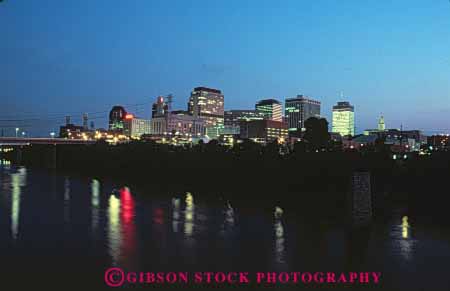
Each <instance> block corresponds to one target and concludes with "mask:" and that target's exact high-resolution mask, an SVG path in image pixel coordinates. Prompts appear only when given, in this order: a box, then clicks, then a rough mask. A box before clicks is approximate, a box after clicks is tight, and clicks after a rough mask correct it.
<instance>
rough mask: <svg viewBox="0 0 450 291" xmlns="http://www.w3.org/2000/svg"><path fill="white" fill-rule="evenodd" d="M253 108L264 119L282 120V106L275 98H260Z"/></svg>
mask: <svg viewBox="0 0 450 291" xmlns="http://www.w3.org/2000/svg"><path fill="white" fill-rule="evenodd" d="M255 108H256V111H257V112H259V113H260V114H262V115H263V116H264V118H265V119H270V120H275V121H283V106H282V105H281V103H280V102H279V101H277V100H275V99H265V100H261V101H259V102H258V103H256V105H255Z"/></svg>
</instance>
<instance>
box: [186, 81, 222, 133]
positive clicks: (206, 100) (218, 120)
mask: <svg viewBox="0 0 450 291" xmlns="http://www.w3.org/2000/svg"><path fill="white" fill-rule="evenodd" d="M188 112H189V114H191V115H192V116H194V118H201V119H203V120H204V121H205V127H206V134H207V135H208V136H209V137H210V138H213V139H215V138H217V137H218V135H219V131H220V130H221V129H222V128H223V126H224V96H223V94H222V92H221V91H220V90H217V89H211V88H206V87H197V88H194V90H193V91H192V93H191V97H190V98H189V103H188Z"/></svg>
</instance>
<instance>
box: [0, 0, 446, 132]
mask: <svg viewBox="0 0 450 291" xmlns="http://www.w3.org/2000/svg"><path fill="white" fill-rule="evenodd" d="M105 11H106V13H104V12H105ZM374 11H378V12H377V13H374ZM127 15H133V17H131V18H132V19H130V17H128V18H126V21H117V20H120V19H122V18H123V17H124V16H127ZM199 15H201V16H202V18H201V19H202V21H196V20H198V17H199ZM267 19H268V21H267ZM0 27H1V28H0V31H1V33H2V35H4V36H5V39H6V41H5V42H2V44H1V45H0V63H2V64H3V68H4V71H5V72H7V73H6V74H3V75H2V76H1V77H0V87H1V88H2V90H0V99H1V100H2V106H1V110H0V120H2V122H1V123H0V127H1V128H5V129H6V128H7V127H8V128H9V130H14V128H15V127H20V128H22V127H23V128H24V129H25V130H26V131H27V132H30V133H31V134H33V135H45V134H48V132H50V131H55V130H57V127H58V126H59V125H61V124H63V123H64V116H65V115H71V116H72V120H73V121H74V122H76V123H79V124H81V116H82V114H83V113H84V112H88V113H93V112H94V113H95V112H104V111H109V110H110V108H111V107H112V106H113V105H123V106H125V107H126V108H127V109H128V110H129V111H130V112H135V113H136V114H137V115H138V116H142V117H147V116H150V111H151V103H152V102H153V99H154V98H155V97H156V96H158V95H167V94H170V93H172V94H173V95H174V108H180V109H184V108H185V104H186V100H187V99H188V97H189V93H190V90H191V89H192V88H194V87H197V86H207V87H212V88H218V89H220V90H222V92H223V93H224V95H225V110H230V109H251V108H253V107H254V104H255V102H257V101H258V100H262V99H266V98H269V97H270V96H275V97H276V99H277V100H279V101H281V102H282V103H283V102H284V100H285V99H286V98H289V97H293V96H296V95H298V94H304V95H306V96H311V97H312V98H314V99H317V100H320V101H321V103H322V115H323V116H324V117H326V118H327V120H329V121H331V110H332V106H333V105H334V104H335V103H336V102H338V101H349V102H351V103H352V104H353V105H355V107H356V108H357V110H356V111H357V112H356V114H355V115H356V116H355V120H356V132H357V133H361V132H362V131H363V130H364V129H367V128H373V127H375V126H376V120H377V118H378V117H379V116H380V115H381V114H383V115H384V116H385V117H386V121H387V124H388V126H389V127H391V128H399V127H400V126H401V125H403V126H404V127H405V128H417V129H421V130H423V131H424V132H426V133H430V134H431V133H438V132H449V131H450V130H449V129H450V124H449V121H448V119H447V118H446V117H447V115H448V113H449V112H450V106H449V104H448V101H449V100H450V96H449V92H450V84H449V83H448V82H447V78H446V76H447V75H448V74H450V66H449V62H448V57H447V51H448V50H447V47H448V44H450V43H449V42H450V41H449V39H450V38H448V37H446V36H447V35H449V34H450V29H449V27H450V5H449V3H448V1H437V2H436V3H433V4H432V5H430V4H429V3H422V1H408V2H406V1H397V2H396V3H389V4H387V3H359V2H358V1H346V2H345V3H333V1H325V0H320V1H315V2H314V3H309V2H308V3H307V2H299V1H295V2H294V1H292V2H286V3H283V5H278V4H273V3H268V2H264V1H262V2H261V1H258V2H257V3H256V2H251V1H249V2H248V3H245V4H242V3H240V2H238V1H228V2H227V3H219V4H214V5H213V4H211V3H208V2H199V3H189V4H187V3H182V2H180V3H179V5H174V7H171V5H169V4H167V3H163V2H160V1H152V2H151V3H149V2H147V1H146V2H144V1H136V2H135V3H133V4H131V3H117V4H116V5H110V4H109V3H106V2H101V1H99V2H96V3H92V1H77V2H76V3H70V4H67V3H64V4H63V3H61V2H58V1H40V2H39V3H19V2H18V1H3V2H2V3H1V4H0ZM238 28H240V29H238ZM411 43H414V46H413V47H411V46H410V44H411ZM341 91H343V92H344V96H345V98H344V99H345V100H341V99H342V98H340V92H341ZM270 98H271V97H270ZM142 103H146V104H145V105H139V106H137V105H133V106H132V107H129V106H128V105H130V104H142ZM412 116H414V118H412ZM56 117H58V118H56ZM92 117H94V118H95V119H94V121H95V123H96V126H98V127H106V124H107V113H106V114H103V116H101V114H90V118H92ZM33 118H36V119H39V120H38V121H35V122H34V123H35V124H36V125H35V126H34V127H33V128H29V129H28V127H27V126H24V125H29V124H12V123H11V122H9V123H8V122H5V121H4V120H14V119H33ZM43 119H45V120H43Z"/></svg>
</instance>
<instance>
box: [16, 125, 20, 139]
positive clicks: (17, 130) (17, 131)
mask: <svg viewBox="0 0 450 291" xmlns="http://www.w3.org/2000/svg"><path fill="white" fill-rule="evenodd" d="M18 134H19V128H18V127H16V137H17V136H18Z"/></svg>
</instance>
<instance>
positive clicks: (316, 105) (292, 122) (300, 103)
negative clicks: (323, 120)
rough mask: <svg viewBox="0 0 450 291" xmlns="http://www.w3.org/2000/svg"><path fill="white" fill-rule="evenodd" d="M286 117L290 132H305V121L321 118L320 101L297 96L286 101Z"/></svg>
mask: <svg viewBox="0 0 450 291" xmlns="http://www.w3.org/2000/svg"><path fill="white" fill-rule="evenodd" d="M285 115H286V119H287V123H288V128H289V131H303V130H304V128H305V121H306V120H307V119H308V118H310V117H320V101H316V100H313V99H310V98H306V97H304V96H303V95H297V97H295V98H288V99H286V106H285Z"/></svg>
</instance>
